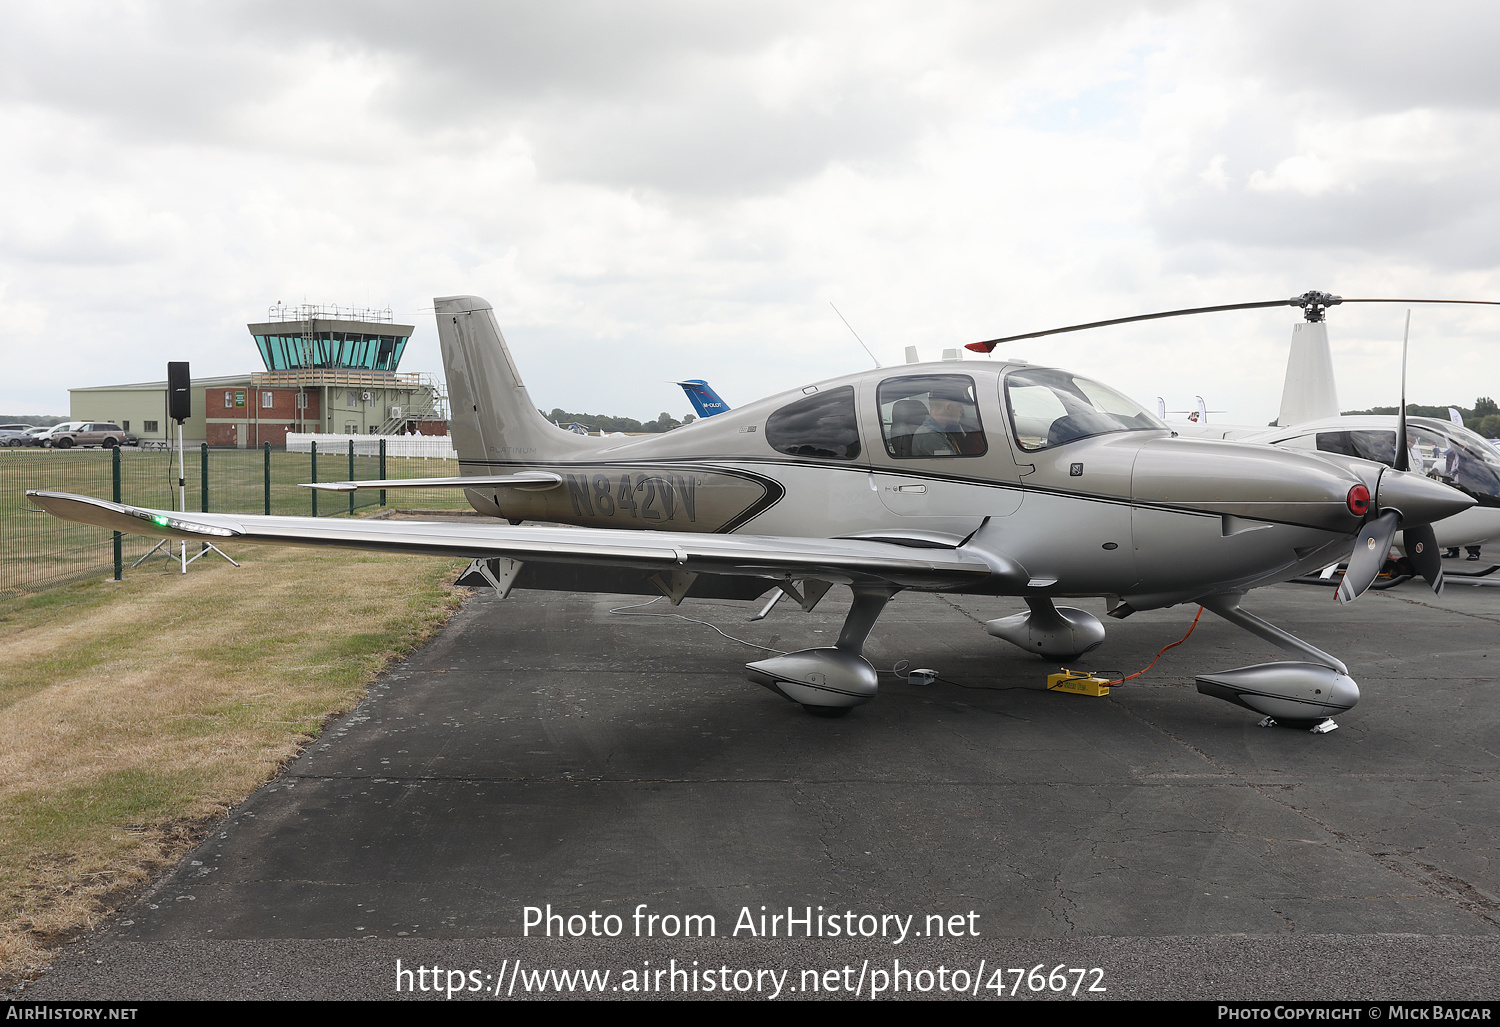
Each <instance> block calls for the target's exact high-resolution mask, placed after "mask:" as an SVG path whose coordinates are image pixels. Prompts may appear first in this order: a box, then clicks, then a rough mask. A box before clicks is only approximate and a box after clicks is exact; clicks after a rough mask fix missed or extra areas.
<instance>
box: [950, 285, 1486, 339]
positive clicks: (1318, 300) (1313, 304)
mask: <svg viewBox="0 0 1500 1027" xmlns="http://www.w3.org/2000/svg"><path fill="white" fill-rule="evenodd" d="M1342 303H1453V304H1462V305H1469V306H1482V307H1500V300H1414V299H1404V300H1403V299H1385V298H1383V297H1361V298H1359V299H1347V298H1345V297H1343V296H1334V295H1331V294H1329V293H1326V292H1318V291H1316V290H1312V291H1309V292H1305V293H1303V294H1302V295H1301V296H1293V297H1292V298H1291V299H1286V300H1264V301H1261V302H1258V303H1224V304H1220V305H1218V306H1214V307H1187V308H1185V309H1183V310H1163V311H1159V312H1157V313H1155V314H1136V315H1134V316H1133V317H1115V318H1110V319H1109V320H1107V321H1090V322H1089V323H1088V324H1077V325H1068V326H1066V327H1064V328H1048V329H1045V330H1044V331H1040V332H1026V333H1025V334H1023V335H1007V336H1005V337H1003V338H999V339H986V340H985V341H984V342H971V343H968V344H967V345H966V346H965V348H966V349H971V350H973V351H974V352H976V353H988V352H990V351H991V350H993V349H994V348H995V347H996V346H998V345H1000V344H1001V343H1003V342H1017V341H1019V340H1021V339H1040V338H1042V337H1044V336H1047V335H1062V334H1064V333H1065V332H1081V331H1083V330H1085V329H1087V328H1107V327H1109V326H1110V325H1122V324H1130V323H1131V322H1133V321H1154V320H1157V319H1158V318H1163V317H1183V316H1185V315H1187V314H1212V313H1216V312H1218V311H1221V310H1255V309H1258V308H1263V307H1301V308H1302V310H1303V312H1304V314H1305V316H1306V317H1307V320H1309V321H1321V320H1323V314H1324V310H1325V308H1327V307H1336V306H1338V305H1340V304H1342Z"/></svg>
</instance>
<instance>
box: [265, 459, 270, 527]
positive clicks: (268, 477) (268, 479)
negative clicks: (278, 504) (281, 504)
mask: <svg viewBox="0 0 1500 1027" xmlns="http://www.w3.org/2000/svg"><path fill="white" fill-rule="evenodd" d="M264 445H265V453H266V516H267V517H269V516H271V444H270V443H269V442H267V443H265V444H264Z"/></svg>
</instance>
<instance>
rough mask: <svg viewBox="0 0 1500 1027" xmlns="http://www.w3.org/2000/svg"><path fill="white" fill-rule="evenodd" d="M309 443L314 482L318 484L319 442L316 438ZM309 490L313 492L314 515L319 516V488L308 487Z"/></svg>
mask: <svg viewBox="0 0 1500 1027" xmlns="http://www.w3.org/2000/svg"><path fill="white" fill-rule="evenodd" d="M309 445H310V446H311V452H312V483H313V484H314V485H316V484H317V483H318V442H317V440H316V439H314V440H313V441H312V442H311V443H309ZM307 491H309V492H311V493H312V503H313V516H314V517H316V516H318V490H317V489H308V490H307Z"/></svg>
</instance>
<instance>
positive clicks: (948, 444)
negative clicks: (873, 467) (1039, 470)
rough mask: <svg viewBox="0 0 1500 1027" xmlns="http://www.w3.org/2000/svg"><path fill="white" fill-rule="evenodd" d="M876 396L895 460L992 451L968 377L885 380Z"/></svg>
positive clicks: (887, 444) (887, 446)
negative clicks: (985, 436) (985, 435)
mask: <svg viewBox="0 0 1500 1027" xmlns="http://www.w3.org/2000/svg"><path fill="white" fill-rule="evenodd" d="M876 397H877V402H878V403H879V405H880V432H881V435H882V437H883V438H884V440H885V451H886V452H887V453H889V454H890V455H891V456H892V457H894V458H895V459H897V460H911V459H933V458H942V457H954V456H983V455H984V454H985V452H986V451H987V450H988V449H989V445H988V443H986V442H985V438H984V426H983V425H982V424H980V422H979V404H978V403H977V402H975V398H974V379H972V378H970V377H969V376H968V375H965V374H923V375H911V376H908V377H905V378H887V379H886V380H885V381H883V382H881V383H880V388H879V390H877V392H876Z"/></svg>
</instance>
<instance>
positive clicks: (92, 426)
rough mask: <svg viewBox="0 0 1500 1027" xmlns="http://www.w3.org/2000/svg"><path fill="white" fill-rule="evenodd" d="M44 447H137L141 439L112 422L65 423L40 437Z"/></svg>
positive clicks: (54, 426) (55, 426)
mask: <svg viewBox="0 0 1500 1027" xmlns="http://www.w3.org/2000/svg"><path fill="white" fill-rule="evenodd" d="M39 439H40V441H41V444H42V445H43V446H50V447H51V448H53V449H72V448H73V447H74V446H103V447H104V448H105V449H113V448H114V447H115V446H136V445H139V444H140V439H138V438H136V437H135V436H134V435H132V434H130V433H129V432H128V431H126V430H125V429H124V428H121V427H120V426H119V425H118V424H114V423H112V422H110V421H64V422H63V423H62V424H57V425H53V426H52V429H51V430H50V431H48V432H46V433H44V434H42V435H41V436H39Z"/></svg>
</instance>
